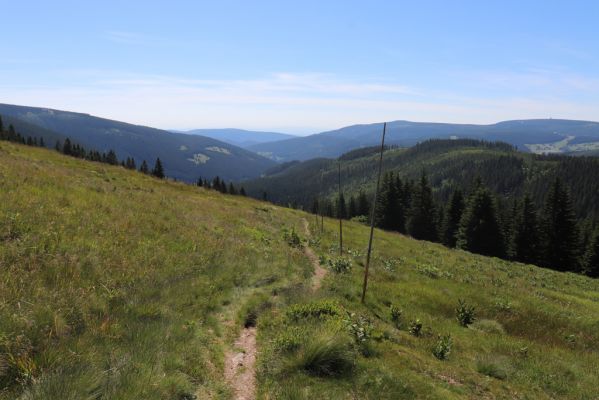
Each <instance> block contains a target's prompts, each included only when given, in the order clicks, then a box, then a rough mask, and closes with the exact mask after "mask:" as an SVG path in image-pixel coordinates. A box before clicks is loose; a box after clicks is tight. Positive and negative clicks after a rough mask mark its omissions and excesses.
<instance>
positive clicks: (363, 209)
mask: <svg viewBox="0 0 599 400" xmlns="http://www.w3.org/2000/svg"><path fill="white" fill-rule="evenodd" d="M356 215H365V216H369V215H370V202H369V201H368V197H366V193H364V191H363V190H360V193H359V194H358V205H357V210H356Z"/></svg>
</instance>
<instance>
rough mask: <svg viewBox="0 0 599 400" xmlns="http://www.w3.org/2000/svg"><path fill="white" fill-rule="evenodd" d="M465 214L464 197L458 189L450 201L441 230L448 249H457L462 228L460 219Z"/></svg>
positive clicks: (442, 238)
mask: <svg viewBox="0 0 599 400" xmlns="http://www.w3.org/2000/svg"><path fill="white" fill-rule="evenodd" d="M463 212H464V195H463V194H462V191H461V190H460V189H456V190H455V191H454V192H453V193H452V195H451V199H450V200H449V205H448V206H447V212H446V213H445V218H444V219H443V227H442V229H441V234H442V237H441V240H442V241H443V244H444V245H446V246H448V247H455V246H456V242H457V235H458V229H459V228H460V219H461V218H462V213H463Z"/></svg>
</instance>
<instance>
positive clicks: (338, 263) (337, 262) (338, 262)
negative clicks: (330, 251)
mask: <svg viewBox="0 0 599 400" xmlns="http://www.w3.org/2000/svg"><path fill="white" fill-rule="evenodd" d="M328 264H329V268H331V269H332V270H333V272H335V273H337V274H342V273H345V272H349V271H350V270H351V267H352V262H351V260H350V259H349V258H346V257H336V258H334V259H330V258H329V259H328Z"/></svg>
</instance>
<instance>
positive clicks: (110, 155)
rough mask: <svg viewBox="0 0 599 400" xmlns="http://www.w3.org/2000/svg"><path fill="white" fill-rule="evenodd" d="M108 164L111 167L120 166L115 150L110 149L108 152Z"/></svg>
mask: <svg viewBox="0 0 599 400" xmlns="http://www.w3.org/2000/svg"><path fill="white" fill-rule="evenodd" d="M106 162H107V163H108V164H110V165H118V164H119V160H118V158H117V156H116V153H115V152H114V150H112V149H110V150H109V151H108V154H107V155H106Z"/></svg>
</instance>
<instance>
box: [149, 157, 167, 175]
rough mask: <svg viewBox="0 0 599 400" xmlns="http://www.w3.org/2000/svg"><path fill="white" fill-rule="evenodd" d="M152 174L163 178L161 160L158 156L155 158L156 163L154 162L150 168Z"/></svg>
mask: <svg viewBox="0 0 599 400" xmlns="http://www.w3.org/2000/svg"><path fill="white" fill-rule="evenodd" d="M152 175H154V176H155V177H156V178H159V179H162V178H164V169H163V168H162V162H161V161H160V158H157V159H156V163H154V169H152Z"/></svg>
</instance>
